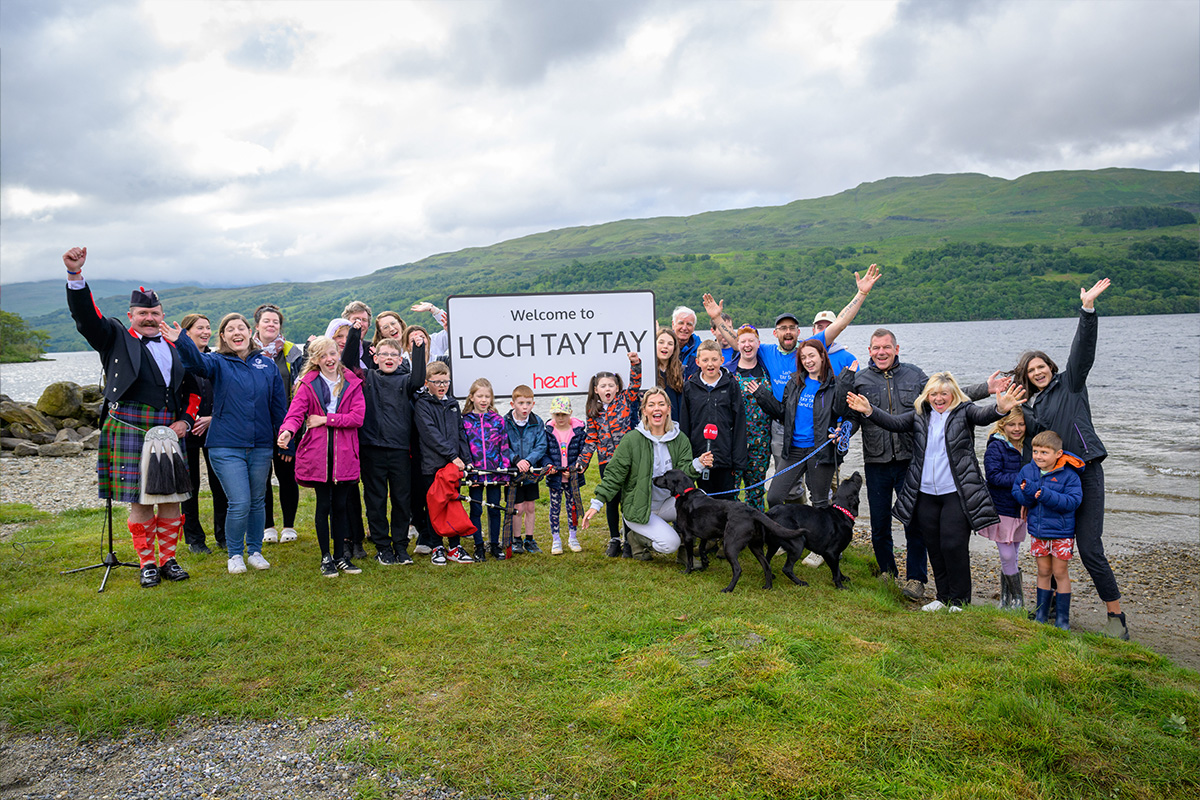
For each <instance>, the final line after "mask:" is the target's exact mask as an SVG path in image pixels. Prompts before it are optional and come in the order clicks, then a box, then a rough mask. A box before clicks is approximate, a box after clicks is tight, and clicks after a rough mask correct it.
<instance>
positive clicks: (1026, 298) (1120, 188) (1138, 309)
mask: <svg viewBox="0 0 1200 800" xmlns="http://www.w3.org/2000/svg"><path fill="white" fill-rule="evenodd" d="M1120 209H1125V210H1132V211H1135V212H1137V213H1124V214H1117V213H1099V214H1097V213H1092V214H1091V215H1090V217H1089V221H1091V222H1097V221H1101V222H1100V223H1099V224H1092V225H1089V226H1086V227H1085V226H1084V224H1083V219H1084V215H1085V214H1088V213H1089V212H1114V210H1120ZM1156 209H1157V210H1158V211H1156ZM1166 210H1173V211H1174V212H1178V211H1183V212H1188V213H1189V214H1191V215H1192V216H1190V217H1184V218H1185V219H1191V220H1192V221H1191V222H1188V223H1185V224H1174V225H1171V226H1170V227H1146V228H1143V229H1140V230H1139V229H1129V228H1117V227H1112V226H1111V225H1108V224H1106V223H1104V222H1102V220H1107V219H1109V218H1117V217H1119V218H1120V219H1122V220H1128V219H1135V220H1143V222H1141V223H1138V224H1142V225H1154V224H1156V223H1155V222H1154V220H1156V219H1161V220H1165V221H1167V222H1175V221H1176V220H1174V219H1172V218H1171V217H1172V214H1170V213H1166ZM1197 212H1200V174H1197V173H1191V172H1152V171H1147V170H1133V169H1106V170H1096V171H1077V172H1043V173H1034V174H1031V175H1026V176H1023V177H1021V178H1018V179H1016V180H1011V181H1010V180H1004V179H1001V178H991V177H987V176H985V175H977V174H961V175H926V176H923V177H917V178H888V179H886V180H882V181H875V182H872V183H865V184H862V185H861V186H858V187H856V188H854V189H851V190H848V191H845V192H841V193H839V194H836V195H832V196H830V197H822V198H817V199H813V200H798V201H796V202H793V203H788V204H787V205H783V206H777V207H765V208H748V209H738V210H733V211H713V212H708V213H704V214H697V215H694V216H690V217H659V218H652V219H641V220H623V221H619V222H610V223H605V224H602V225H591V226H586V227H578V228H565V229H562V230H556V231H548V232H546V233H540V234H535V235H531V236H525V237H521V238H519V239H512V240H509V241H506V242H500V243H499V244H495V245H492V246H490V247H479V248H467V249H464V250H460V251H457V252H454V253H442V254H438V255H434V256H430V257H428V258H425V259H422V260H421V261H418V262H416V263H413V264H405V265H400V266H393V267H388V268H385V269H381V270H378V271H377V272H374V273H372V274H370V275H365V276H363V277H359V278H351V279H346V280H338V281H327V282H322V283H311V284H301V283H273V284H265V285H260V286H250V287H242V288H238V289H208V288H196V287H180V288H170V289H166V290H164V291H162V292H160V294H161V295H162V297H163V300H164V304H165V305H166V308H167V312H168V316H169V318H170V319H179V318H180V317H182V316H183V315H184V314H185V313H188V312H190V311H203V312H204V313H206V314H208V315H209V316H211V317H212V318H213V319H214V322H215V320H216V319H217V318H218V317H219V316H220V315H221V314H224V313H226V312H228V311H234V310H237V311H242V312H243V313H246V312H249V311H251V310H253V309H254V308H255V307H256V306H257V305H258V304H259V303H261V302H265V301H268V300H269V301H271V302H274V303H277V304H279V305H280V306H281V307H282V308H283V309H284V311H285V313H286V314H287V326H286V329H287V330H286V332H287V335H288V336H289V338H292V339H302V338H304V337H305V336H307V335H308V334H309V333H313V332H317V331H320V330H322V329H323V328H324V326H325V323H326V322H327V321H328V320H329V319H330V318H331V317H332V316H334V315H335V314H336V313H338V312H339V311H340V310H341V308H342V307H343V306H344V305H345V304H346V302H347V301H349V300H351V299H354V298H359V299H363V300H366V301H367V302H368V303H369V304H370V305H371V306H372V308H373V309H375V310H376V311H380V310H383V309H388V308H390V309H395V310H398V311H401V313H402V314H404V312H405V310H406V309H407V308H408V306H409V305H411V304H412V303H413V302H415V301H417V300H434V301H437V302H442V301H444V300H445V298H446V297H447V296H448V295H451V294H490V293H508V292H541V291H563V292H571V291H590V290H599V289H633V288H637V289H646V288H650V289H653V290H654V291H655V293H656V295H657V299H658V307H659V317H660V319H665V318H666V316H667V315H668V314H669V313H670V309H671V308H672V307H673V306H675V305H677V304H679V303H686V304H688V305H692V306H693V307H698V306H699V304H700V303H699V300H700V295H701V293H703V292H704V291H706V290H712V291H713V293H714V294H716V295H718V296H720V297H723V298H725V299H726V300H727V301H728V303H729V306H730V308H731V309H732V310H734V311H735V314H736V316H737V319H738V321H739V322H753V323H758V324H765V323H769V322H770V320H772V319H773V318H774V315H775V314H776V313H777V312H778V311H779V310H780V309H783V308H787V309H793V310H795V311H797V312H799V313H806V312H810V311H812V312H815V311H816V310H818V307H832V308H839V307H840V306H841V304H842V303H844V301H845V298H846V297H847V296H848V294H849V291H848V289H849V288H850V287H851V286H852V284H851V282H850V280H851V279H850V275H849V273H850V272H852V271H853V270H856V269H863V268H865V267H866V266H867V265H869V264H870V263H872V262H876V263H879V264H880V266H881V267H882V268H883V269H884V274H885V280H884V282H882V283H881V284H880V291H878V292H876V293H875V294H873V295H872V299H871V303H870V304H869V305H868V306H867V308H865V309H864V310H863V312H862V314H860V315H859V321H860V322H862V323H867V324H871V323H877V322H885V321H887V322H906V321H910V320H918V319H919V320H924V321H937V320H960V319H989V318H997V317H1005V318H1011V317H1043V316H1065V315H1069V314H1071V313H1072V308H1073V307H1074V305H1075V300H1074V299H1072V296H1071V295H1072V293H1071V292H1070V291H1065V290H1064V288H1063V285H1062V284H1063V283H1064V282H1066V283H1068V284H1074V285H1081V284H1082V283H1084V282H1086V281H1087V280H1088V279H1089V278H1091V277H1092V276H1096V277H1099V275H1100V274H1103V275H1105V276H1108V277H1111V278H1113V280H1114V287H1113V289H1112V290H1110V292H1109V295H1110V296H1109V297H1106V303H1105V307H1106V310H1107V311H1110V312H1111V313H1114V314H1139V313H1181V312H1194V311H1196V310H1197V304H1198V303H1200V270H1197V263H1198V261H1200V258H1198V256H1197V244H1196V243H1197V240H1198V239H1200V226H1198V225H1197V223H1196V221H1195V214H1196V213H1197ZM133 283H134V281H132V280H131V281H130V284H131V285H132V284H133ZM54 285H55V291H57V292H61V291H62V288H61V284H60V283H55V284H54ZM123 303H124V298H123V297H117V298H114V299H112V300H108V299H104V300H102V301H101V302H100V306H101V308H102V309H106V310H109V309H111V310H112V311H113V312H117V311H119V310H121V306H122V304H123ZM30 324H31V325H32V326H33V327H37V328H42V329H44V330H46V331H47V332H49V333H50V334H51V341H50V346H49V347H50V349H51V350H71V349H81V348H82V347H83V346H84V344H83V342H82V340H81V339H80V338H79V337H78V335H77V334H75V332H74V326H73V325H72V324H71V322H70V319H69V317H68V315H67V313H66V310H65V309H63V308H59V309H57V310H55V311H53V312H51V313H48V314H44V315H41V316H36V317H33V318H31V319H30Z"/></svg>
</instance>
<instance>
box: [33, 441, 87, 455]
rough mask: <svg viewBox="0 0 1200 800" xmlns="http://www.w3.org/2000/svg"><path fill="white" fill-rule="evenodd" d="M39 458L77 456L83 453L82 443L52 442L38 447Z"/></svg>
mask: <svg viewBox="0 0 1200 800" xmlns="http://www.w3.org/2000/svg"><path fill="white" fill-rule="evenodd" d="M37 453H38V455H39V456H77V455H81V454H82V453H83V444H82V443H81V442H51V443H50V444H43V445H41V446H39V447H38V449H37Z"/></svg>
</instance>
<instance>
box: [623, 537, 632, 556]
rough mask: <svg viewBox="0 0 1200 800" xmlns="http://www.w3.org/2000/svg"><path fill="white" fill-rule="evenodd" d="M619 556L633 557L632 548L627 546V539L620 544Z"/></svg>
mask: <svg viewBox="0 0 1200 800" xmlns="http://www.w3.org/2000/svg"><path fill="white" fill-rule="evenodd" d="M621 558H633V548H632V547H630V546H629V541H628V540H626V542H625V544H623V545H621Z"/></svg>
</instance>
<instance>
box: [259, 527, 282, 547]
mask: <svg viewBox="0 0 1200 800" xmlns="http://www.w3.org/2000/svg"><path fill="white" fill-rule="evenodd" d="M278 541H279V532H278V531H276V530H275V529H274V528H267V529H266V530H264V531H263V544H275V542H278Z"/></svg>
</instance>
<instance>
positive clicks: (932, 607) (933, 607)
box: [921, 600, 946, 611]
mask: <svg viewBox="0 0 1200 800" xmlns="http://www.w3.org/2000/svg"><path fill="white" fill-rule="evenodd" d="M945 607H946V604H945V603H943V602H942V601H941V600H934V601H933V602H932V603H926V604H925V605H923V606H921V610H922V611H941V610H942V609H943V608H945Z"/></svg>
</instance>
